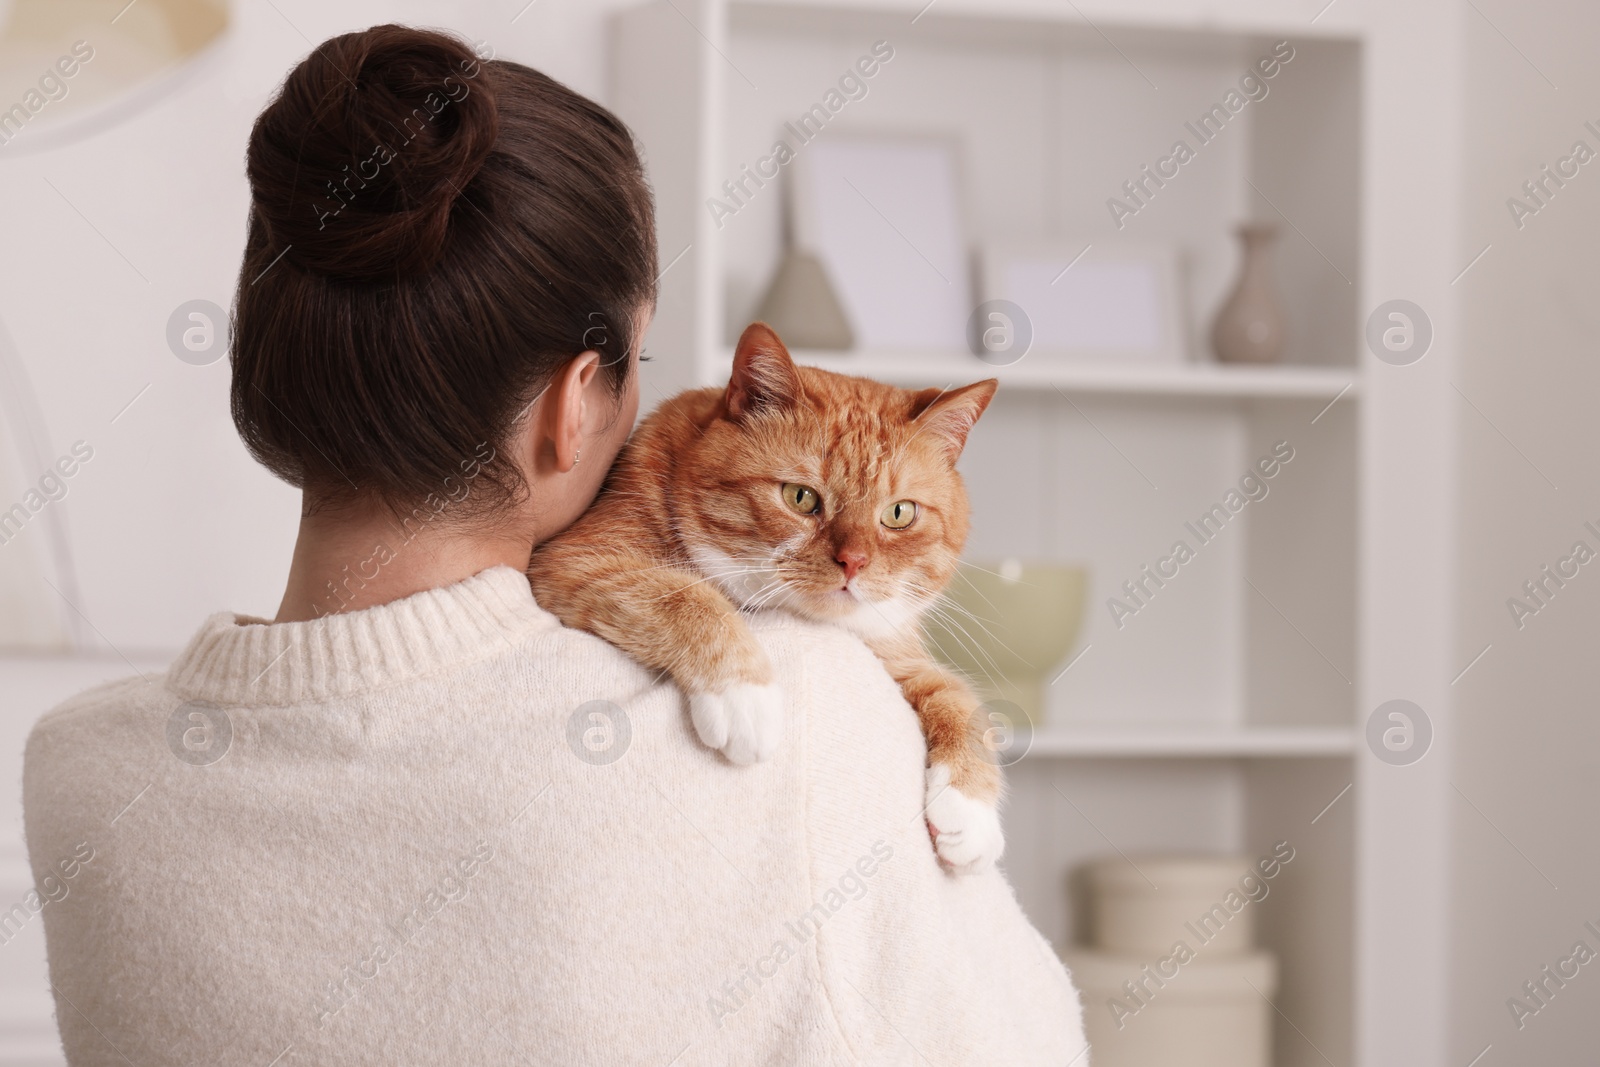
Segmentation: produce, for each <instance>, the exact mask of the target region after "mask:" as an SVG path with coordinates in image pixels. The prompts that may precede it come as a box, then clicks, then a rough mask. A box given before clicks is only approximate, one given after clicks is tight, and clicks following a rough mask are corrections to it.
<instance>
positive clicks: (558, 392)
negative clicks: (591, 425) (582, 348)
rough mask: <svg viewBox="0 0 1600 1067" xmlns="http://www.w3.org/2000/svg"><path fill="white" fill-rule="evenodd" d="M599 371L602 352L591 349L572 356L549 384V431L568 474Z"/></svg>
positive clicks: (562, 468)
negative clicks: (591, 387) (590, 385)
mask: <svg viewBox="0 0 1600 1067" xmlns="http://www.w3.org/2000/svg"><path fill="white" fill-rule="evenodd" d="M598 373H600V353H598V352H595V351H593V350H590V351H588V352H584V353H582V354H580V355H577V356H574V357H573V358H572V359H569V360H568V361H567V362H566V364H565V365H564V366H563V367H562V368H561V369H560V370H558V371H557V372H556V376H555V378H554V379H552V380H551V382H550V385H549V386H548V387H547V390H546V393H545V396H544V401H545V411H546V412H547V416H546V420H545V421H546V433H548V434H549V437H550V443H551V446H552V449H553V451H554V452H555V466H556V470H558V471H560V472H561V473H563V474H565V473H566V472H567V471H570V470H571V469H572V468H573V467H574V466H575V465H576V464H577V462H578V459H579V450H580V449H582V447H583V439H584V435H585V432H586V429H587V426H588V416H589V414H590V413H589V410H588V404H589V403H590V397H589V383H590V382H592V381H594V377H595V375H596V374H598Z"/></svg>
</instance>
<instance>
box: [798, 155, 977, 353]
mask: <svg viewBox="0 0 1600 1067" xmlns="http://www.w3.org/2000/svg"><path fill="white" fill-rule="evenodd" d="M791 181H792V182H793V185H792V186H791V190H790V192H791V196H792V201H791V204H792V208H793V212H794V214H793V220H794V240H795V243H796V245H797V246H799V247H800V248H803V249H806V250H807V251H810V252H812V253H814V254H815V255H816V256H817V257H818V258H820V259H821V260H822V263H823V265H824V267H825V268H826V269H827V272H828V276H829V277H830V278H831V279H832V280H833V283H834V286H835V288H836V289H837V291H838V292H837V295H838V298H839V301H840V303H841V304H843V306H844V309H845V313H846V315H847V316H848V318H849V320H850V323H851V325H852V327H853V328H854V331H855V340H856V347H857V348H858V349H863V350H868V351H894V350H902V351H904V350H939V351H949V350H954V349H959V348H964V347H965V344H966V340H965V338H966V321H967V316H968V314H969V312H970V311H971V307H970V305H969V303H968V302H969V299H970V297H971V292H972V282H971V276H972V275H971V257H970V254H969V252H968V243H967V238H966V234H965V231H964V226H963V211H962V199H963V185H962V180H961V166H960V141H959V140H958V139H957V138H955V137H951V136H943V135H938V134H912V133H876V132H869V131H858V130H852V131H845V130H828V131H827V133H826V135H825V136H819V137H817V138H816V139H815V141H813V142H811V143H808V144H805V145H803V146H801V147H800V148H799V149H798V151H797V153H796V157H795V161H794V163H793V164H792V165H791Z"/></svg>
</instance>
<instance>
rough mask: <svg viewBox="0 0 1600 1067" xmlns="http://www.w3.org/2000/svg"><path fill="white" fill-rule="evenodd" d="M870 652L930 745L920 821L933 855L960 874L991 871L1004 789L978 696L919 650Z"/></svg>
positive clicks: (898, 645)
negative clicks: (897, 687) (913, 713)
mask: <svg viewBox="0 0 1600 1067" xmlns="http://www.w3.org/2000/svg"><path fill="white" fill-rule="evenodd" d="M873 651H875V652H877V653H878V656H879V658H880V659H882V660H883V661H884V665H885V666H887V667H888V668H889V673H890V675H891V676H893V678H894V679H895V681H897V682H899V683H900V691H901V692H902V693H903V694H904V695H905V698H906V700H907V701H908V702H909V703H910V704H911V706H912V707H913V708H915V709H916V712H917V719H918V721H919V722H920V723H921V724H922V732H923V736H924V737H926V738H927V742H928V769H927V779H926V784H927V792H926V794H925V795H926V805H927V806H926V809H925V815H926V817H927V821H928V831H929V833H930V835H931V836H932V837H933V848H934V852H935V853H937V854H938V856H939V859H940V860H941V861H943V862H944V863H945V864H947V865H948V866H949V867H950V868H951V869H953V870H955V871H957V872H960V873H963V874H965V873H971V872H975V871H980V870H983V869H984V868H986V867H989V866H991V865H993V864H994V862H995V861H996V860H998V859H999V858H1000V856H1001V853H1003V852H1004V851H1005V835H1004V834H1003V833H1002V832H1001V829H1000V799H1001V795H1002V793H1003V788H1004V782H1003V780H1002V778H1001V775H1000V768H999V766H998V765H997V764H996V763H995V760H994V756H993V753H992V752H991V751H990V749H989V747H988V746H987V745H986V744H985V743H984V733H985V728H984V723H983V719H982V718H981V716H980V714H979V711H980V707H981V705H980V704H979V701H978V698H977V696H976V695H974V693H973V692H972V689H971V687H970V686H968V685H967V683H966V682H964V681H963V680H962V679H961V678H959V677H958V676H956V675H955V674H953V673H951V672H950V671H948V670H946V669H945V668H943V667H941V666H939V665H938V664H936V663H934V662H933V661H932V660H931V659H929V658H928V656H927V654H926V652H924V651H923V649H922V647H921V644H920V643H913V642H911V641H893V642H888V643H874V645H873Z"/></svg>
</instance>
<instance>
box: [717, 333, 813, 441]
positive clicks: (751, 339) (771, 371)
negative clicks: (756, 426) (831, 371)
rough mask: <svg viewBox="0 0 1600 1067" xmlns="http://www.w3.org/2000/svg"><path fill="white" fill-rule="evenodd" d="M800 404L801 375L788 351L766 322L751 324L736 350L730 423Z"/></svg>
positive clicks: (728, 396)
mask: <svg viewBox="0 0 1600 1067" xmlns="http://www.w3.org/2000/svg"><path fill="white" fill-rule="evenodd" d="M799 400H800V375H799V372H797V371H796V370H795V369H794V360H792V359H790V358H789V350H788V349H787V348H785V347H783V342H782V341H780V340H778V335H777V333H776V332H774V331H773V329H772V327H771V326H768V325H767V324H766V323H764V322H752V323H751V324H750V325H749V326H746V327H745V330H744V333H743V334H741V335H740V336H739V344H738V346H737V347H735V348H734V350H733V376H732V377H731V378H729V379H728V391H727V393H725V394H724V402H725V403H726V404H727V405H728V417H729V418H730V419H742V418H744V417H745V416H747V415H749V414H751V413H753V412H756V411H764V410H770V409H779V410H781V409H783V408H789V407H793V406H794V405H795V404H796V403H798V402H799Z"/></svg>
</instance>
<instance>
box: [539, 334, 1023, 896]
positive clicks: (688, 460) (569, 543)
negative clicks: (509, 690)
mask: <svg viewBox="0 0 1600 1067" xmlns="http://www.w3.org/2000/svg"><path fill="white" fill-rule="evenodd" d="M996 386H997V383H996V382H995V381H994V380H993V379H988V380H986V381H980V382H976V383H974V384H971V385H967V386H964V387H962V388H959V389H949V390H940V389H924V390H907V389H898V388H895V387H893V386H889V385H884V384H882V383H879V382H874V381H869V380H867V379H864V378H853V377H847V376H845V375H840V374H832V373H829V372H826V371H822V370H818V369H815V368H811V367H802V366H797V365H795V363H794V362H793V361H792V360H791V359H790V357H789V353H788V351H787V350H786V349H785V348H784V346H783V343H782V341H780V340H779V339H778V336H777V334H775V333H774V332H773V331H772V330H771V329H770V328H769V327H767V326H766V325H764V324H761V323H756V324H754V325H752V326H750V327H749V328H748V329H746V330H745V332H744V335H743V336H742V337H741V338H740V339H739V344H738V347H737V349H736V351H735V355H734V367H733V374H732V377H731V379H730V381H729V383H728V386H727V388H726V389H714V388H713V389H699V390H693V391H690V392H685V393H682V394H680V395H678V396H676V397H674V398H672V399H670V400H668V401H666V402H665V403H663V404H662V405H661V406H660V407H659V408H658V409H657V410H656V411H655V412H654V413H652V414H651V415H650V416H649V417H648V418H646V419H645V420H644V421H643V422H642V423H641V424H640V426H639V428H638V430H637V431H636V432H635V433H634V435H633V437H632V438H631V439H630V441H629V442H628V444H627V446H626V447H625V448H624V449H623V451H622V453H621V454H620V456H619V457H618V459H617V462H616V465H615V466H614V467H613V469H612V471H611V474H610V476H609V477H608V479H607V481H606V485H605V487H604V489H603V490H602V491H601V494H600V496H599V497H598V498H597V499H596V501H595V503H594V505H593V506H592V507H591V508H590V509H589V510H588V512H587V513H585V515H584V516H583V517H582V518H581V519H579V520H578V522H576V523H575V524H574V525H572V526H571V527H569V528H568V529H567V530H566V531H564V532H563V533H561V534H559V535H558V536H556V537H555V538H553V539H552V540H550V541H548V542H546V543H544V544H542V545H540V546H539V548H538V549H537V550H536V552H535V553H534V556H533V560H532V563H531V565H530V568H529V578H530V580H531V581H532V583H533V590H534V595H535V596H536V597H537V599H538V601H539V603H540V604H541V605H542V606H543V607H545V608H546V609H547V610H549V611H551V612H552V613H554V614H555V615H556V616H557V617H559V618H560V619H561V621H562V622H563V623H565V624H566V625H568V626H571V627H576V628H579V629H584V630H588V631H589V632H591V633H594V634H597V635H598V636H600V637H602V638H604V639H605V640H607V641H609V642H611V643H612V644H614V645H616V646H617V647H618V648H621V649H622V650H623V651H625V652H627V653H628V654H629V655H631V656H633V657H634V658H635V659H637V660H638V661H639V662H641V663H643V664H644V665H646V666H647V667H650V668H652V669H655V670H660V671H664V672H666V673H667V674H669V675H670V676H671V677H672V678H673V680H674V681H675V682H677V684H678V685H679V687H680V688H682V689H683V691H684V692H685V694H687V695H688V697H689V702H690V711H691V717H692V719H693V721H694V725H695V727H696V730H697V731H698V732H699V733H700V736H701V738H702V739H703V740H705V741H706V742H707V743H708V744H710V745H712V746H713V747H716V748H719V749H721V750H722V751H723V752H724V753H725V754H726V755H727V756H728V757H729V758H730V759H732V760H734V761H736V762H749V761H751V760H755V759H761V758H764V757H765V756H766V755H767V754H769V753H770V752H771V751H772V749H773V747H774V746H775V745H776V744H777V740H778V738H779V737H781V734H782V717H781V715H782V707H781V694H777V693H776V692H775V690H774V688H773V687H772V684H771V683H772V672H771V668H770V666H769V664H768V663H767V660H766V657H765V655H764V654H763V653H762V651H761V648H760V646H759V645H758V644H757V643H756V641H755V639H754V637H753V636H752V634H751V632H750V631H749V629H748V628H747V627H746V626H745V625H744V622H743V620H742V619H741V617H740V613H741V612H743V611H751V610H759V609H763V608H772V609H777V610H783V611H788V612H791V613H793V614H795V615H798V616H801V617H804V618H807V619H812V620H818V621H823V622H828V623H832V624H835V625H838V626H842V627H845V628H847V629H849V630H851V631H853V632H854V633H856V634H858V635H859V636H860V637H861V638H862V639H863V640H864V641H865V642H866V643H867V645H868V646H869V647H870V648H871V649H872V650H873V651H874V652H875V653H876V654H877V655H878V657H879V658H880V659H881V660H882V661H883V663H884V665H885V666H886V667H887V668H888V670H889V673H890V674H891V676H892V677H893V678H894V679H895V680H896V681H897V682H898V683H899V684H900V687H901V691H902V692H903V693H904V694H905V697H906V699H907V701H908V702H909V703H910V704H911V706H912V707H913V708H915V709H916V713H917V715H918V717H919V720H920V722H921V725H922V730H923V734H924V736H925V737H926V738H927V743H928V762H929V767H930V772H929V782H930V790H929V808H928V817H929V822H930V829H931V830H932V832H933V833H934V836H935V844H936V847H937V848H938V851H939V853H940V855H941V857H942V858H943V859H945V861H946V862H947V863H949V864H950V865H952V866H954V867H957V868H961V869H971V868H975V867H978V866H982V865H983V864H985V863H987V862H989V861H991V860H992V859H994V858H995V857H996V856H998V854H999V851H1000V848H1001V842H1000V839H999V824H998V816H997V815H995V814H994V810H995V808H996V806H997V805H998V803H999V800H1000V794H1001V788H1002V782H1001V776H1000V771H999V768H998V767H997V766H996V765H995V762H994V760H993V759H992V758H991V755H990V753H989V751H988V750H987V749H986V748H985V746H984V745H983V743H982V729H983V728H982V724H981V722H980V720H979V718H978V715H977V710H978V705H979V702H978V700H977V698H976V697H975V696H974V695H973V693H972V690H971V689H970V688H969V687H968V685H967V684H966V682H965V681H964V680H963V679H961V678H960V677H958V676H956V675H955V674H953V673H952V672H950V671H949V670H947V669H946V668H944V667H942V666H940V665H939V664H937V663H936V662H935V661H934V660H933V659H932V658H931V657H930V656H929V655H928V654H927V652H926V651H925V650H924V647H923V641H922V636H921V629H920V624H919V621H918V620H919V617H920V616H921V614H922V612H923V610H924V609H926V608H927V607H929V606H930V605H931V603H932V602H933V600H934V599H935V598H936V597H937V596H938V595H939V593H940V592H941V591H942V590H943V589H944V587H945V585H946V584H947V583H948V582H949V581H950V579H951V577H952V576H953V575H954V574H955V571H956V567H957V560H958V558H959V556H960V552H961V548H962V545H963V543H964V542H965V540H966V536H967V529H968V504H967V496H966V491H965V489H964V487H963V485H962V481H961V476H960V475H959V474H958V473H957V472H956V460H957V458H958V457H959V456H960V454H961V450H962V448H963V447H964V445H965V443H966V438H967V434H968V432H969V431H970V430H971V428H972V426H973V424H974V423H975V422H976V421H977V419H978V417H979V416H980V415H981V414H982V413H983V411H984V409H985V408H986V407H987V406H988V404H989V401H990V399H991V398H992V397H993V396H994V392H995V389H996ZM785 486H789V487H791V488H790V490H789V492H790V493H791V494H797V498H798V503H799V504H800V505H804V504H806V503H809V502H811V500H812V498H810V497H806V496H805V494H804V493H798V490H796V489H794V488H793V487H800V488H804V489H809V490H811V491H812V493H813V494H814V499H815V505H816V506H815V510H813V511H806V510H802V508H800V507H797V506H796V497H795V496H791V498H790V499H789V500H788V501H786V499H785V495H784V494H785ZM905 502H911V503H912V504H913V505H914V517H913V518H912V519H911V521H910V522H909V524H908V525H906V526H905V527H904V528H900V529H897V528H894V526H898V525H899V524H900V523H901V522H902V521H904V519H905V517H906V516H907V515H908V514H911V512H910V511H908V510H907V509H906V508H905V507H904V504H905ZM897 504H898V505H900V506H899V508H898V510H886V509H894V508H895V506H896V505H897ZM889 523H892V524H894V525H893V526H892V525H889ZM947 787H948V789H953V790H955V791H956V792H957V793H959V794H960V797H943V798H941V797H940V796H939V795H938V794H940V793H944V792H945V791H946V789H947ZM984 809H986V810H984ZM974 820H977V821H978V822H979V823H982V824H983V825H979V826H974V825H971V824H972V823H973V821H974ZM991 821H992V825H990V823H991ZM941 824H942V825H941Z"/></svg>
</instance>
